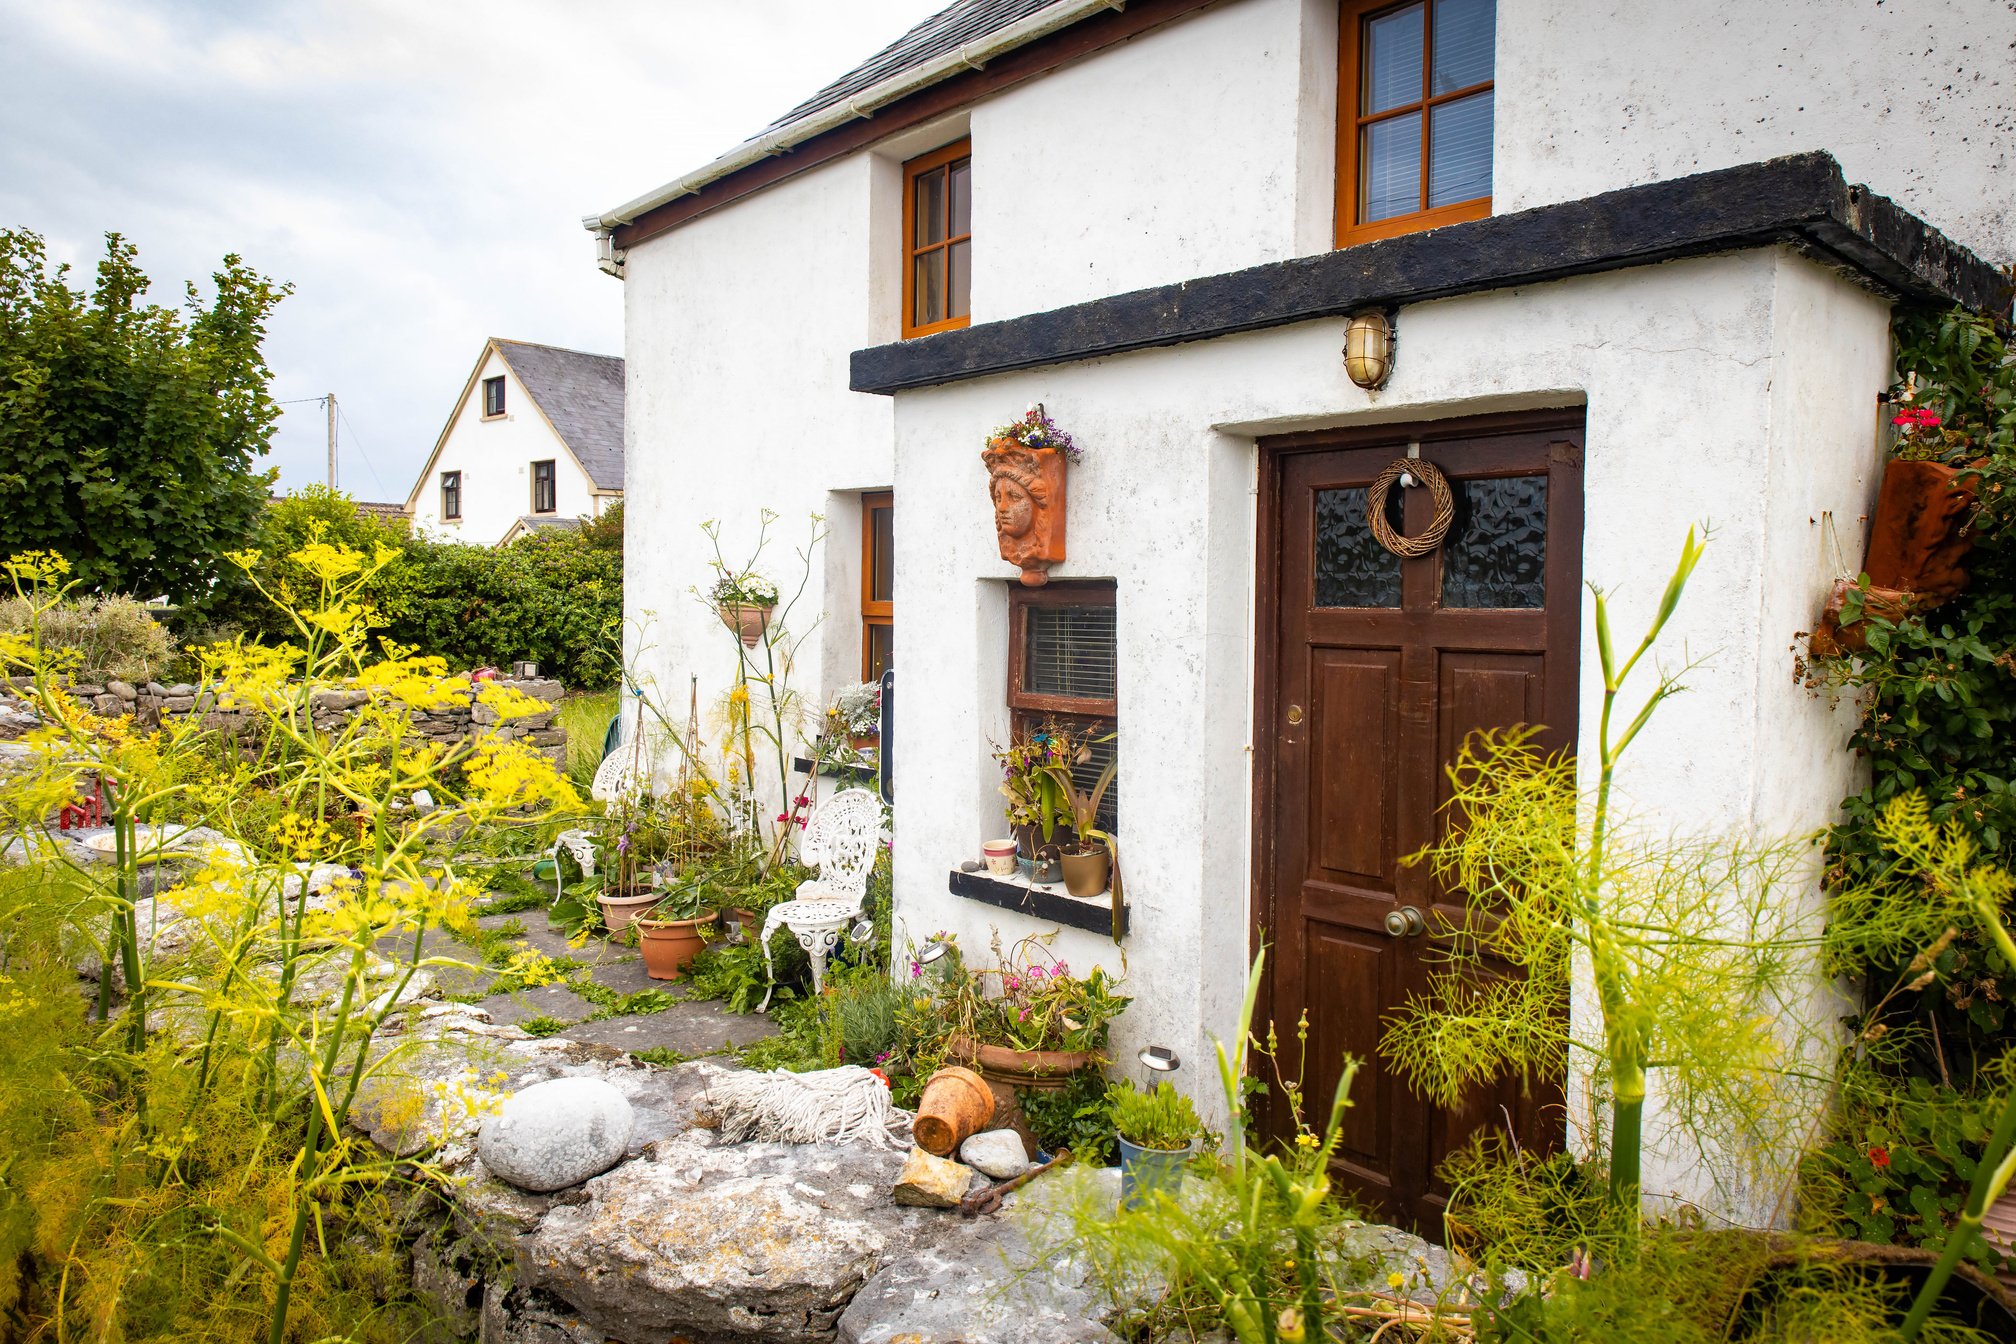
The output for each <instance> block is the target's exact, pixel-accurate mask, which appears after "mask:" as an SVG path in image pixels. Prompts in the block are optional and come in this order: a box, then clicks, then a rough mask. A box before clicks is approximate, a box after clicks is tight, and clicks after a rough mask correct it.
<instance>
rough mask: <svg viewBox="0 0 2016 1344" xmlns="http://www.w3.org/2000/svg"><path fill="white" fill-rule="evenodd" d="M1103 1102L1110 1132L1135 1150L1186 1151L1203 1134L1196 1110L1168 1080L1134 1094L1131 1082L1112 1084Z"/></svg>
mask: <svg viewBox="0 0 2016 1344" xmlns="http://www.w3.org/2000/svg"><path fill="white" fill-rule="evenodd" d="M1106 1102H1107V1105H1108V1107H1110V1108H1111V1111H1112V1115H1113V1128H1115V1129H1117V1130H1119V1131H1120V1137H1121V1138H1123V1139H1125V1140H1127V1142H1129V1143H1131V1144H1133V1145H1134V1146H1135V1147H1137V1148H1161V1149H1165V1150H1168V1149H1177V1148H1188V1147H1189V1146H1190V1144H1191V1142H1192V1141H1193V1140H1195V1139H1196V1137H1197V1136H1198V1134H1200V1133H1202V1132H1203V1128H1204V1127H1203V1126H1202V1125H1201V1124H1199V1123H1198V1120H1197V1108H1196V1107H1195V1106H1192V1105H1191V1104H1190V1098H1188V1097H1186V1096H1184V1095H1183V1094H1182V1093H1181V1092H1178V1091H1177V1090H1176V1089H1175V1088H1174V1087H1171V1086H1170V1085H1169V1081H1168V1080H1167V1079H1164V1080H1162V1081H1161V1082H1159V1083H1157V1084H1155V1087H1154V1090H1153V1091H1149V1092H1141V1091H1137V1090H1136V1089H1135V1087H1134V1084H1133V1083H1132V1082H1131V1081H1127V1080H1123V1081H1121V1082H1118V1083H1115V1084H1114V1085H1113V1086H1112V1087H1111V1088H1109V1089H1108V1090H1107V1092H1106Z"/></svg>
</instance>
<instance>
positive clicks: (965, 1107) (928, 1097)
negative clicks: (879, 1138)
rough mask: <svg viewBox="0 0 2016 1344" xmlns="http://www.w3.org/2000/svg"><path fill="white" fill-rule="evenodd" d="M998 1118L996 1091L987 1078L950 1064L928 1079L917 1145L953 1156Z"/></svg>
mask: <svg viewBox="0 0 2016 1344" xmlns="http://www.w3.org/2000/svg"><path fill="white" fill-rule="evenodd" d="M993 1119H994V1094H993V1093H992V1092H991V1091H989V1090H988V1088H987V1083H986V1080H985V1079H983V1078H981V1076H980V1075H979V1074H977V1073H975V1072H973V1070H971V1069H962V1068H960V1067H959V1066H958V1065H956V1064H954V1065H949V1066H947V1067H946V1068H942V1069H940V1070H938V1072H936V1073H934V1074H932V1075H931V1077H930V1078H929V1079H927V1080H926V1081H925V1083H924V1096H923V1099H922V1100H921V1101H919V1102H918V1103H917V1119H916V1121H915V1123H913V1124H912V1125H911V1127H910V1133H911V1135H912V1136H913V1137H915V1138H916V1140H917V1146H918V1147H919V1148H922V1149H923V1150H924V1151H925V1152H927V1153H931V1154H933V1155H934V1156H937V1157H949V1156H951V1155H952V1154H953V1153H954V1152H956V1151H958V1148H959V1145H960V1144H962V1143H964V1142H966V1140H968V1139H970V1138H972V1137H973V1136H974V1135H975V1134H978V1133H979V1132H980V1131H981V1130H983V1129H985V1128H987V1126H988V1125H989V1124H991V1123H992V1122H993Z"/></svg>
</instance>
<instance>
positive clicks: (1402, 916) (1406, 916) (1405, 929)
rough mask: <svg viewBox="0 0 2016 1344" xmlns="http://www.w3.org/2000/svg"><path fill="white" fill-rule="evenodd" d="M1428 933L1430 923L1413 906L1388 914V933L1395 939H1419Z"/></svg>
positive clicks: (1404, 906)
mask: <svg viewBox="0 0 2016 1344" xmlns="http://www.w3.org/2000/svg"><path fill="white" fill-rule="evenodd" d="M1427 931H1428V921H1427V920H1426V919H1423V918H1422V917H1421V912H1420V911H1419V910H1417V909H1415V908H1414V907H1413V906H1411V905H1403V906H1401V907H1400V908H1399V909H1398V910H1392V911H1389V912H1387V915H1386V932H1387V934H1388V935H1389V936H1391V937H1394V938H1418V937H1419V936H1420V935H1422V934H1424V933H1426V932H1427Z"/></svg>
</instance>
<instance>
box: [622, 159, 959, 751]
mask: <svg viewBox="0 0 2016 1344" xmlns="http://www.w3.org/2000/svg"><path fill="white" fill-rule="evenodd" d="M886 169H887V163H886V161H885V160H880V159H877V158H876V156H873V155H857V156H855V157H853V158H850V159H847V160H844V161H841V162H837V163H834V164H831V165H828V166H826V167H824V168H821V169H819V170H817V171H815V172H812V173H808V174H806V175H804V176H801V177H798V178H794V179H792V180H791V181H789V182H786V183H784V184H783V185H781V186H779V187H777V188H776V189H774V190H771V191H767V192H764V193H762V194H761V195H758V196H755V197H752V198H750V199H749V200H747V201H744V202H742V203H741V204H739V205H737V206H736V207H735V208H733V209H732V210H726V211H721V212H718V213H715V214H711V215H706V216H702V217H701V218H699V219H697V220H695V221H693V222H692V223H691V224H688V225H686V226H685V227H683V228H680V229H678V230H675V231H674V232H672V233H669V234H666V235H664V236H663V237H661V238H658V239H656V240H653V241H652V242H650V243H647V244H645V245H644V246H641V247H637V248H633V249H631V251H630V253H629V258H628V261H627V263H626V278H625V281H624V303H625V340H624V346H625V349H624V354H625V357H626V361H627V362H626V370H627V380H628V381H627V388H626V394H625V420H626V423H625V427H624V433H625V450H626V455H625V463H626V471H627V473H628V479H627V480H626V482H625V485H626V491H625V495H626V499H627V501H628V503H627V506H626V516H627V519H628V523H627V527H626V536H625V615H626V620H627V623H628V627H629V628H628V631H627V633H626V641H625V649H626V658H627V659H628V660H629V662H630V664H631V668H632V672H633V675H635V676H637V677H638V678H639V679H640V680H642V681H643V682H644V683H645V684H646V685H647V686H648V687H652V688H655V689H654V693H655V694H657V695H658V697H659V698H660V700H661V702H662V703H663V704H665V705H666V706H667V708H668V709H669V711H670V712H671V716H672V718H673V720H674V722H676V723H681V724H683V723H684V722H685V719H686V709H687V703H688V700H687V697H688V685H689V682H688V677H689V675H694V676H698V677H699V679H700V705H701V716H702V728H703V733H704V734H705V735H706V736H708V737H709V738H710V740H715V739H718V736H719V735H718V733H717V732H716V731H715V730H714V727H713V722H714V711H715V709H716V707H717V705H718V702H719V698H720V696H721V694H722V693H723V692H724V691H725V690H726V688H727V687H728V685H729V684H730V681H731V680H732V677H733V675H734V669H735V645H734V643H733V639H732V637H730V636H729V635H728V634H727V632H726V631H725V630H724V629H723V627H722V625H721V623H720V621H719V620H718V619H716V617H715V615H714V613H713V612H712V610H711V609H709V608H707V607H704V606H703V605H701V603H700V602H699V601H698V600H697V599H696V598H695V597H694V596H693V594H692V591H691V590H692V589H694V588H696V587H697V588H701V589H705V588H706V587H707V586H709V585H710V584H711V583H712V582H713V578H714V575H713V573H712V571H711V570H709V568H708V561H709V560H710V559H711V558H712V557H713V548H712V546H711V544H710V543H709V541H708V539H707V537H706V536H705V535H704V534H703V533H702V532H701V530H700V524H701V523H702V522H703V521H705V520H709V519H712V520H717V521H718V522H719V523H720V528H721V536H722V549H723V551H724V552H725V554H726V558H727V560H728V561H729V563H730V564H740V563H742V562H743V561H744V560H746V558H747V557H748V554H749V552H750V551H751V550H752V549H753V548H754V546H755V544H756V538H757V533H758V530H759V527H760V517H759V515H760V512H761V510H764V509H769V510H771V511H772V512H774V513H776V514H777V515H779V516H778V519H777V521H776V522H775V523H774V524H773V525H772V527H771V538H772V539H771V542H770V545H769V548H768V549H767V550H766V551H765V553H764V555H763V558H762V560H761V562H760V563H759V565H758V568H759V569H760V570H761V571H762V572H763V573H764V574H766V575H768V576H769V577H770V578H771V579H772V580H774V581H775V582H776V583H777V584H778V585H779V586H780V587H781V588H784V589H786V590H787V593H788V591H789V590H790V589H791V588H792V587H793V586H795V585H796V583H797V581H798V577H799V575H800V573H801V572H802V568H803V567H802V565H801V563H800V561H799V559H798V557H797V555H796V551H797V549H799V548H801V547H803V546H804V545H805V543H806V539H807V536H808V527H809V524H808V518H809V516H810V515H811V514H813V513H819V514H823V515H827V526H828V527H829V529H830V531H831V535H830V536H829V538H828V540H827V542H826V543H825V544H824V545H822V546H821V547H819V548H818V549H817V552H816V554H815V555H814V557H813V577H812V582H811V585H810V587H809V589H808V591H807V593H806V596H805V598H804V600H803V601H802V602H801V604H800V606H799V608H798V610H797V611H796V612H795V613H794V614H793V617H792V620H791V625H792V627H793V629H794V633H795V634H797V635H800V636H802V640H801V641H800V642H798V643H797V645H796V648H797V654H796V658H795V660H794V667H793V670H792V678H791V679H792V684H793V685H794V686H795V687H796V688H798V689H799V690H800V691H802V692H803V693H804V695H805V697H806V701H805V703H806V707H807V709H808V710H812V711H816V710H817V709H819V708H821V707H823V704H824V700H825V697H826V695H827V694H829V693H830V691H831V690H832V689H835V688H837V687H838V686H839V685H841V684H842V683H844V682H846V681H853V680H858V679H859V677H860V657H861V655H860V633H859V628H858V618H859V610H860V607H859V592H860V539H859V537H860V534H859V530H858V529H859V518H858V501H857V499H856V496H858V494H859V492H861V491H865V490H873V489H881V488H887V487H888V486H889V484H890V482H891V477H892V475H893V472H892V470H891V465H890V464H891V448H892V432H891V424H892V420H893V410H892V407H891V405H890V403H889V401H888V400H887V399H886V398H883V397H871V396H864V395H862V394H860V393H856V392H850V391H849V390H848V389H847V360H848V355H849V354H850V353H851V352H852V351H853V350H855V349H857V348H859V347H861V346H863V345H868V344H871V343H874V342H876V341H880V340H885V339H888V337H889V335H890V333H891V331H892V330H893V327H892V326H887V325H884V324H885V323H889V324H893V322H894V320H895V317H896V311H897V305H896V300H895V298H894V295H893V293H892V292H891V290H890V281H891V280H892V279H893V277H894V274H895V272H894V267H893V266H887V265H885V266H883V267H881V268H879V269H878V266H877V264H876V262H877V259H876V256H875V251H876V243H877V241H878V240H879V239H882V238H885V237H887V236H889V234H888V233H886V232H880V231H878V228H877V226H878V225H880V224H882V223H883V222H884V215H885V212H886V210H887V208H888V207H890V206H892V205H894V204H895V203H896V200H897V196H896V191H897V188H896V187H895V186H894V185H892V184H891V183H890V181H889V176H888V173H887V172H886V171H885V170H886ZM878 189H879V190H880V191H881V193H882V195H883V197H884V199H882V200H881V201H880V202H879V204H878V201H877V200H876V193H877V191H878ZM919 503H920V505H921V504H922V503H923V501H919ZM822 611H823V612H824V613H825V618H824V619H823V620H820V619H819V617H820V615H821V613H822ZM899 613H900V594H899ZM898 620H899V622H900V620H901V617H900V614H899V617H898Z"/></svg>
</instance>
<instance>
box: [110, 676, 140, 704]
mask: <svg viewBox="0 0 2016 1344" xmlns="http://www.w3.org/2000/svg"><path fill="white" fill-rule="evenodd" d="M105 689H106V690H108V691H110V692H111V693H112V694H114V695H116V696H118V697H119V698H120V699H121V700H138V699H139V698H140V692H139V691H138V690H136V689H134V686H133V683H132V682H130V681H120V680H118V679H117V678H114V679H113V680H111V681H108V682H106V683H105Z"/></svg>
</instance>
